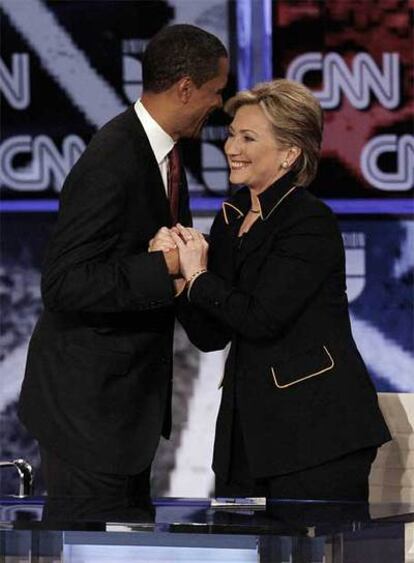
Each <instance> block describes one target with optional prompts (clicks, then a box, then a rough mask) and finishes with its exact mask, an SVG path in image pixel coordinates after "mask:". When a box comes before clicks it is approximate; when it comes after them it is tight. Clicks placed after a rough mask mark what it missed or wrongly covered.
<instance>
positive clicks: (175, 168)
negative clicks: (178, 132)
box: [168, 145, 181, 225]
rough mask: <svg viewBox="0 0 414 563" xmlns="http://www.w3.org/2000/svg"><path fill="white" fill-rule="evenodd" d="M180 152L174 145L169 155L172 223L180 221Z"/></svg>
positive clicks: (169, 193) (169, 191) (169, 192)
mask: <svg viewBox="0 0 414 563" xmlns="http://www.w3.org/2000/svg"><path fill="white" fill-rule="evenodd" d="M180 168H181V166H180V154H179V152H178V147H177V145H174V146H173V148H172V150H171V151H170V153H169V155H168V199H169V200H170V209H171V219H172V224H173V225H175V224H176V223H177V221H178V204H179V191H180Z"/></svg>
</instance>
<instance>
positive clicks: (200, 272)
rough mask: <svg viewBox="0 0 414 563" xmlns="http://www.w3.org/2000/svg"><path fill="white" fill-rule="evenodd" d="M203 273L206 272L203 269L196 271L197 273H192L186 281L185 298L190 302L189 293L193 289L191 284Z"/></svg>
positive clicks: (205, 269)
mask: <svg viewBox="0 0 414 563" xmlns="http://www.w3.org/2000/svg"><path fill="white" fill-rule="evenodd" d="M205 272H207V268H203V269H202V270H198V271H197V272H194V274H193V275H192V276H191V277H190V279H189V280H187V298H188V300H189V301H190V291H191V288H192V287H193V283H194V282H195V281H196V279H197V278H198V277H199V276H201V274H204V273H205Z"/></svg>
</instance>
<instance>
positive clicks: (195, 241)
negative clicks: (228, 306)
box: [148, 223, 208, 285]
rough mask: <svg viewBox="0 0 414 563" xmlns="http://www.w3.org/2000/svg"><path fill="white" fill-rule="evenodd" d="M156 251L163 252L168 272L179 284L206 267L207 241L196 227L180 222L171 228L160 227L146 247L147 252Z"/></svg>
mask: <svg viewBox="0 0 414 563" xmlns="http://www.w3.org/2000/svg"><path fill="white" fill-rule="evenodd" d="M157 251H158V252H159V251H161V252H163V254H164V259H165V262H166V264H167V268H168V272H169V274H170V275H171V276H173V277H174V278H176V280H177V279H178V283H179V284H183V283H188V282H189V281H190V280H191V279H192V278H194V276H195V275H196V274H198V273H200V272H203V271H205V270H206V269H207V258H208V243H207V241H206V239H205V238H204V235H203V234H202V233H201V232H200V231H198V230H197V229H193V228H190V227H183V226H182V225H180V223H177V225H175V227H172V228H171V229H168V228H167V227H161V229H160V230H159V231H158V232H157V233H156V235H155V236H154V238H152V239H151V240H150V242H149V247H148V252H157ZM176 285H177V284H176Z"/></svg>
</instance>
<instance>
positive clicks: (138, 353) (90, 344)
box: [19, 25, 228, 513]
mask: <svg viewBox="0 0 414 563" xmlns="http://www.w3.org/2000/svg"><path fill="white" fill-rule="evenodd" d="M227 73H228V59H227V53H226V50H225V48H224V46H223V45H222V43H221V42H220V41H219V40H218V39H217V38H216V37H215V36H213V35H211V34H209V33H207V32H205V31H204V30H202V29H199V28H197V27H194V26H190V25H176V26H171V27H168V28H165V29H163V30H162V31H161V32H159V33H158V34H157V35H156V36H155V37H154V38H153V39H152V40H151V41H150V43H149V45H148V47H147V50H146V52H145V55H144V58H143V90H144V92H143V95H142V98H141V99H140V100H138V102H137V103H136V104H135V106H133V107H130V108H129V109H127V110H126V111H125V112H124V113H122V114H120V115H118V116H117V117H115V118H114V119H113V120H112V121H110V122H109V123H108V124H107V125H105V126H104V127H103V128H102V129H101V130H100V131H99V132H98V133H97V134H96V135H95V137H94V138H93V139H92V141H91V143H90V144H89V146H88V147H87V149H86V151H85V152H84V154H83V155H82V156H81V158H80V159H79V161H78V162H77V164H76V165H75V166H74V167H73V169H72V171H71V172H70V174H69V175H68V177H67V179H66V182H65V184H64V187H63V190H62V194H61V201H60V211H59V217H58V221H57V226H56V229H55V232H54V235H53V238H52V240H51V243H50V245H49V248H48V252H47V256H46V261H45V265H44V270H43V276H42V296H43V301H44V306H45V310H44V312H43V314H42V316H41V317H40V319H39V321H38V323H37V325H36V328H35V330H34V333H33V336H32V339H31V342H30V346H29V352H28V359H27V368H26V374H25V378H24V382H23V386H22V391H21V397H20V405H19V407H20V408H19V410H20V418H21V420H22V421H23V423H24V424H25V425H26V427H27V428H28V430H29V431H30V432H31V433H32V434H33V435H34V436H35V437H36V438H37V440H38V441H39V445H40V451H41V459H42V467H43V471H44V475H45V479H46V485H47V489H48V494H49V496H54V497H64V498H66V497H67V498H71V499H86V498H92V499H95V500H94V504H93V510H92V512H90V513H96V512H98V513H99V512H102V511H104V510H105V509H106V508H103V506H105V507H107V506H108V504H107V501H106V500H105V502H104V505H102V504H101V505H100V504H99V503H98V504H97V503H96V502H95V501H96V499H117V500H116V502H117V506H118V508H120V509H121V510H123V509H128V507H131V506H138V505H140V504H141V505H145V504H146V503H148V501H149V474H150V469H151V463H152V460H153V457H154V453H155V450H156V448H157V445H158V442H159V438H160V435H161V434H163V435H164V436H166V437H168V435H169V432H170V426H171V420H170V417H171V414H170V413H171V408H170V400H171V376H172V339H173V327H174V318H175V313H176V308H177V307H176V301H175V296H176V294H177V293H178V292H179V290H180V288H181V287H180V286H181V285H182V281H181V280H179V279H178V280H177V279H174V277H175V276H174V274H175V269H176V266H175V264H174V258H173V253H170V254H169V253H168V252H165V253H163V252H161V251H160V250H161V249H162V250H165V240H164V241H163V244H161V242H159V241H162V239H163V236H162V232H163V231H161V232H160V233H158V234H157V232H158V231H159V230H160V228H161V227H162V226H167V227H171V226H172V225H174V224H175V222H177V221H180V222H181V223H182V224H185V225H190V224H191V216H190V210H189V203H188V191H187V184H186V179H185V174H184V172H183V169H182V167H180V163H179V160H178V159H177V150H176V148H175V143H176V142H177V141H178V140H179V139H180V138H181V137H193V136H197V135H198V134H199V132H200V130H201V128H202V125H203V123H204V121H205V120H206V118H207V117H208V115H209V113H210V112H211V111H213V110H214V109H216V108H218V107H220V106H221V104H222V97H221V93H222V90H223V88H224V87H225V84H226V81H227ZM164 232H165V231H164ZM151 239H152V242H151V250H152V252H148V244H149V241H150V240H151ZM157 250H158V251H157ZM175 261H176V260H175ZM105 503H106V504H105Z"/></svg>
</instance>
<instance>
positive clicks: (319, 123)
mask: <svg viewBox="0 0 414 563" xmlns="http://www.w3.org/2000/svg"><path fill="white" fill-rule="evenodd" d="M245 105H258V106H260V107H261V108H262V110H263V112H264V114H265V115H266V117H267V118H268V119H269V121H270V123H271V124H272V128H273V132H274V135H275V138H276V140H277V142H278V143H279V145H281V146H282V147H283V148H289V147H291V146H295V147H298V148H300V149H301V154H300V155H299V157H298V158H297V159H296V161H295V162H294V164H293V166H292V171H293V172H294V173H295V183H296V184H298V185H300V186H307V185H308V184H310V183H311V181H312V180H313V179H314V177H315V176H316V172H317V169H318V160H319V152H320V148H321V142H322V131H323V113H322V109H321V106H320V104H319V102H318V100H317V99H316V98H315V96H314V95H313V94H312V93H311V91H310V90H308V88H306V86H303V85H302V84H300V83H299V82H294V81H293V80H287V79H276V80H272V81H271V82H262V83H260V84H257V85H256V86H255V87H254V88H252V89H251V90H244V91H242V92H239V93H238V94H236V95H235V96H233V97H232V98H230V99H229V100H228V101H227V102H226V104H225V106H224V109H225V111H226V112H227V113H228V114H229V115H231V116H232V117H233V116H234V115H235V113H236V112H237V110H238V109H239V108H241V107H242V106H245Z"/></svg>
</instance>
